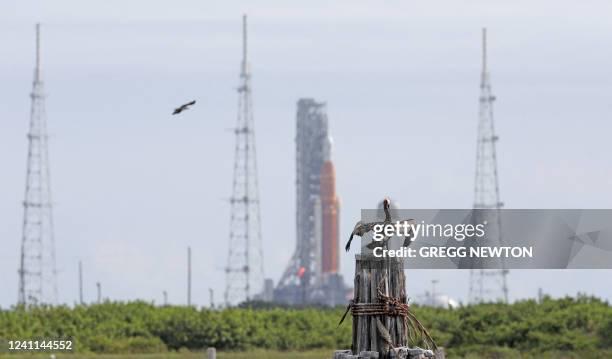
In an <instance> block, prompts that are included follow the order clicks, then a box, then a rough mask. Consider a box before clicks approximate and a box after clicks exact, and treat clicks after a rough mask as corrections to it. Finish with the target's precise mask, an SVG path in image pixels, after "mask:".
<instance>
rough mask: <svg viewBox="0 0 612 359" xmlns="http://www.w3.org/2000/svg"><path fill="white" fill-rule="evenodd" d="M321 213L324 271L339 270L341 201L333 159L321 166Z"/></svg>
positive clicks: (333, 271) (334, 271) (332, 271)
mask: <svg viewBox="0 0 612 359" xmlns="http://www.w3.org/2000/svg"><path fill="white" fill-rule="evenodd" d="M320 178H321V214H322V217H323V218H322V221H321V225H322V228H321V229H322V232H323V233H322V242H323V243H321V252H322V263H321V265H322V271H323V273H336V272H338V255H339V253H338V250H339V249H338V248H339V242H338V239H339V237H338V236H339V233H338V227H339V226H338V220H339V218H340V213H339V212H340V202H339V200H338V197H337V196H336V170H335V168H334V164H333V163H332V162H331V161H326V162H325V163H324V164H323V167H322V168H321V177H320Z"/></svg>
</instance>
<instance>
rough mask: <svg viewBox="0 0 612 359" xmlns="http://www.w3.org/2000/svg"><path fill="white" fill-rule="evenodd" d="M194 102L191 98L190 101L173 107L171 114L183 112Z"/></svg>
mask: <svg viewBox="0 0 612 359" xmlns="http://www.w3.org/2000/svg"><path fill="white" fill-rule="evenodd" d="M195 103H196V102H195V100H193V101H191V102H187V103H186V104H184V105H181V106H179V107H177V108H175V109H174V112H172V114H173V115H178V114H179V113H181V112H183V111H185V110H189V107H190V106H193V105H195Z"/></svg>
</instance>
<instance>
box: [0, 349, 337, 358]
mask: <svg viewBox="0 0 612 359" xmlns="http://www.w3.org/2000/svg"><path fill="white" fill-rule="evenodd" d="M332 353H333V350H332V349H319V350H311V351H301V352H281V351H272V350H254V351H248V352H218V353H217V359H326V358H330V357H331V354H332ZM0 358H1V359H43V358H44V359H49V354H33V355H8V354H5V355H2V354H0ZM55 358H56V359H62V358H66V359H205V358H206V353H204V352H200V353H197V352H189V353H176V352H173V353H166V354H132V355H127V354H123V355H122V354H117V355H110V354H90V355H87V354H56V355H55Z"/></svg>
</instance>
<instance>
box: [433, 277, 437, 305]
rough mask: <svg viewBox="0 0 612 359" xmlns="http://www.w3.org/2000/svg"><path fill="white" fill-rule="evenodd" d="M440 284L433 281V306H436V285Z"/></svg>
mask: <svg viewBox="0 0 612 359" xmlns="http://www.w3.org/2000/svg"><path fill="white" fill-rule="evenodd" d="M437 283H438V280H437V279H434V280H432V281H431V298H432V300H431V305H436V304H435V303H436V284H437Z"/></svg>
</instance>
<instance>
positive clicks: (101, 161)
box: [0, 0, 612, 307]
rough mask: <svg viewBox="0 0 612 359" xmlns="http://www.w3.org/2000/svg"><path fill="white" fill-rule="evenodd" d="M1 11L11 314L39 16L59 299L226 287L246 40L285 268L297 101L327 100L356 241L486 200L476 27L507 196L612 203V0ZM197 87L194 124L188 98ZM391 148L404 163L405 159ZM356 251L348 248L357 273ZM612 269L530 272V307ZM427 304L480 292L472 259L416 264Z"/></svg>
mask: <svg viewBox="0 0 612 359" xmlns="http://www.w3.org/2000/svg"><path fill="white" fill-rule="evenodd" d="M576 4H577V3H576V2H574V1H559V0H556V1H552V0H551V1H538V2H533V1H513V2H505V3H503V4H499V3H498V2H492V1H428V2H421V3H420V4H417V3H414V2H410V1H368V2H365V1H318V0H315V1H309V2H300V3H299V4H298V3H294V2H291V3H287V2H286V1H257V2H255V1H235V2H231V4H230V2H217V3H213V2H210V1H196V0H193V1H173V2H168V1H163V2H162V1H144V0H142V1H116V0H113V1H109V0H105V1H87V2H84V1H77V0H74V1H60V0H58V1H53V2H48V1H24V0H20V1H17V0H15V1H13V0H8V1H7V0H5V1H2V2H0V48H1V49H2V50H1V51H0V169H1V172H0V243H1V246H0V284H1V287H0V288H1V289H0V306H2V307H7V306H9V305H11V304H13V303H15V301H16V298H17V283H18V280H17V279H18V278H17V267H18V254H19V245H20V239H21V222H22V216H23V209H22V205H21V201H22V200H23V193H24V185H25V184H24V181H25V165H26V162H25V161H26V151H27V141H26V137H25V134H26V132H27V127H28V120H29V109H30V99H29V96H28V94H29V92H30V91H31V82H32V75H33V72H32V70H33V66H34V24H35V23H36V22H41V23H43V28H42V37H43V40H42V41H43V44H42V53H43V60H42V62H43V67H44V78H45V85H46V89H47V93H48V94H49V96H48V98H47V118H48V126H49V132H50V134H51V142H50V156H51V172H52V181H53V193H54V199H55V207H54V214H55V224H56V241H57V244H56V251H57V257H58V270H59V287H60V300H61V301H62V302H70V303H72V302H74V301H75V300H76V298H77V294H78V293H77V263H78V261H79V260H82V261H83V266H84V271H85V281H86V288H85V297H86V300H88V301H92V300H94V299H95V284H94V283H95V282H96V281H100V282H102V287H103V292H104V293H103V294H104V296H108V297H110V298H113V299H123V300H127V299H136V298H143V299H147V300H156V301H157V302H160V301H161V300H162V291H164V290H167V291H168V293H169V295H168V296H169V301H170V302H173V303H184V302H185V292H186V291H185V255H186V247H187V246H188V245H190V246H192V248H193V255H194V262H195V264H194V292H193V293H194V294H193V301H194V302H195V303H197V304H201V305H208V303H209V302H208V288H209V287H210V288H213V289H214V290H215V295H216V299H217V301H219V300H221V297H222V296H221V294H222V292H223V288H224V272H223V271H222V270H221V268H222V267H224V266H225V262H226V256H227V240H226V239H227V238H228V233H229V228H228V227H229V204H228V203H227V201H225V200H224V199H226V198H228V197H229V196H230V195H231V193H230V192H231V178H232V166H233V147H234V136H233V134H232V133H231V132H230V131H229V129H230V128H232V126H234V121H235V118H236V103H237V93H236V91H235V88H236V86H237V85H238V80H239V79H238V72H239V66H240V55H241V45H240V41H241V38H240V34H241V23H240V22H241V15H242V13H244V12H246V13H248V14H249V32H250V35H249V36H250V38H249V41H250V43H249V53H250V57H251V59H250V60H251V68H252V71H253V91H254V94H253V97H254V113H255V126H256V134H257V151H258V152H257V154H258V164H259V183H260V186H261V188H260V192H261V202H262V207H261V210H262V213H261V216H262V221H263V225H262V232H263V240H264V244H265V249H264V255H265V256H266V266H265V271H266V275H267V276H268V277H271V278H274V279H275V281H276V280H278V279H279V277H280V275H281V273H282V271H283V270H284V267H285V265H286V263H287V261H288V259H289V257H290V256H291V254H292V252H293V249H294V247H295V243H294V238H295V237H294V235H295V187H294V183H295V163H294V160H295V143H294V137H295V111H296V102H297V100H298V99H299V98H300V97H313V98H315V99H317V100H319V101H325V102H327V104H328V116H329V121H330V128H331V133H332V136H333V137H334V141H335V149H334V155H335V163H336V173H337V181H338V183H337V191H338V193H339V195H340V197H341V201H342V212H341V236H342V239H341V241H342V242H343V241H344V239H345V237H346V236H347V235H348V232H349V231H350V230H351V229H352V227H353V223H354V222H355V221H356V220H358V219H359V215H360V209H361V208H364V207H372V206H374V205H375V204H376V203H377V202H378V201H379V200H380V199H381V198H382V197H383V196H384V195H390V196H391V197H392V198H394V199H395V200H396V201H397V202H399V203H400V204H401V206H402V207H404V208H469V207H470V206H471V204H472V195H473V180H474V178H473V176H474V166H475V163H474V162H475V150H476V140H475V139H476V125H477V119H478V118H477V117H478V90H479V89H478V82H479V71H480V59H481V55H480V31H481V28H482V27H487V28H488V29H489V30H488V31H489V40H490V42H489V68H490V70H491V78H492V83H493V91H494V93H495V94H496V95H497V98H498V101H497V102H496V105H495V120H496V127H497V131H498V133H499V135H500V137H501V140H500V142H499V143H498V158H499V173H500V187H501V196H502V200H503V201H504V202H505V203H506V207H507V208H610V205H611V202H612V194H611V192H610V184H611V183H612V155H611V154H610V153H611V151H610V133H612V121H611V120H612V118H611V116H610V114H611V113H612V97H611V94H612V71H611V70H610V69H611V67H610V66H611V64H612V48H611V47H610V46H609V45H610V40H611V38H612V22H610V21H609V19H610V17H609V14H611V13H612V3H611V2H609V1H603V0H602V1H590V2H589V4H588V6H586V5H585V6H582V7H579V6H577V5H576ZM191 99H196V100H197V101H198V104H197V106H195V107H194V108H193V109H192V110H190V111H188V112H186V113H184V114H182V115H181V116H180V117H176V116H174V117H173V116H170V112H171V110H172V108H173V107H174V106H175V105H177V104H180V103H183V102H185V101H186V100H191ZM388 159H394V161H389V160H388ZM352 258H353V253H350V254H344V253H343V254H342V257H341V260H342V272H343V274H344V275H345V277H346V278H347V282H350V281H351V280H352V275H353V273H352V272H353V260H352ZM609 276H610V271H529V272H527V271H513V272H511V274H510V277H509V287H510V296H511V298H512V299H516V298H524V297H530V296H531V297H533V296H535V295H536V293H537V289H538V287H542V288H543V290H544V292H546V293H550V294H553V295H555V296H559V295H565V294H572V295H573V294H576V293H577V292H579V291H581V292H586V293H590V294H595V295H598V296H602V297H605V298H607V299H612V288H611V287H610V286H606V285H603V283H606V282H607V281H609ZM407 278H408V290H409V295H410V296H418V295H420V294H422V293H424V292H425V290H428V289H429V288H430V282H431V280H432V279H439V280H440V283H439V284H438V285H437V291H438V292H445V293H448V294H450V295H452V296H453V297H456V298H458V299H459V300H463V301H465V299H466V298H467V292H468V275H467V272H461V271H455V272H452V271H413V272H409V273H408V274H407Z"/></svg>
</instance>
